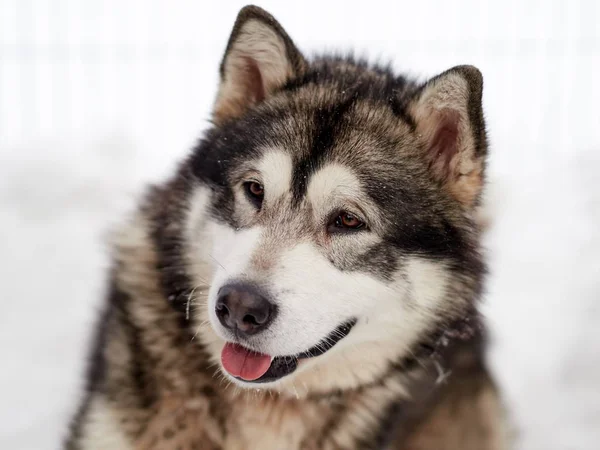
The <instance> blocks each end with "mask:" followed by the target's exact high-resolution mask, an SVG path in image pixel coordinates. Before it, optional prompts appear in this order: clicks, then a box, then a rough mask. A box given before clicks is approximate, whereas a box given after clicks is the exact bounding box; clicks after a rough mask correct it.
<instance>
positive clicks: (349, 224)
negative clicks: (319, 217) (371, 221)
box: [332, 211, 365, 231]
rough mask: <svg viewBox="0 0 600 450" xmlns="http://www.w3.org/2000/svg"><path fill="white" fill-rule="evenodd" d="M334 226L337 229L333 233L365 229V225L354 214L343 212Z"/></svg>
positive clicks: (336, 219)
mask: <svg viewBox="0 0 600 450" xmlns="http://www.w3.org/2000/svg"><path fill="white" fill-rule="evenodd" d="M332 225H333V227H334V228H335V230H333V231H346V230H347V231H353V230H360V229H361V228H364V226H365V223H364V222H363V221H362V220H360V219H359V218H358V217H357V216H355V215H354V214H352V213H349V212H346V211H342V212H341V213H339V214H338V215H337V216H336V217H335V219H334V221H333V224H332Z"/></svg>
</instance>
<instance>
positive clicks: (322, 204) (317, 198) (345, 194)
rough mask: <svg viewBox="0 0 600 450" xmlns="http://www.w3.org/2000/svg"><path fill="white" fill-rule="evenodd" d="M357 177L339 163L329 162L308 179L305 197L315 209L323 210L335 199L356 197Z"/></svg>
mask: <svg viewBox="0 0 600 450" xmlns="http://www.w3.org/2000/svg"><path fill="white" fill-rule="evenodd" d="M361 191H362V189H361V186H360V181H359V179H358V177H357V176H356V175H355V174H354V173H353V172H352V171H351V170H350V169H349V168H347V167H345V166H342V165H341V164H329V165H327V166H325V167H323V168H321V169H319V170H318V171H317V172H316V173H315V174H314V175H313V176H312V177H311V179H310V182H309V184H308V189H307V193H306V197H307V199H308V201H309V202H310V203H311V204H312V205H313V207H314V208H315V210H318V211H321V212H323V211H325V210H326V209H327V205H328V204H331V203H332V202H335V200H336V199H357V198H358V197H359V196H360V194H361Z"/></svg>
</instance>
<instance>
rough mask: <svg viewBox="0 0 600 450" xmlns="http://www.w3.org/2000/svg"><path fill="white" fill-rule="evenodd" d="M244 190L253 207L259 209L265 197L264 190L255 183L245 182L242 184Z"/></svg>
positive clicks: (260, 185)
mask: <svg viewBox="0 0 600 450" xmlns="http://www.w3.org/2000/svg"><path fill="white" fill-rule="evenodd" d="M244 190H245V191H246V196H247V197H248V199H249V200H250V201H251V202H252V203H253V204H254V206H256V207H257V208H260V207H261V205H262V201H263V198H264V197H265V189H264V188H263V186H262V184H260V183H258V182H256V181H247V182H245V183H244Z"/></svg>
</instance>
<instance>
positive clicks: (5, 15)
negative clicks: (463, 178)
mask: <svg viewBox="0 0 600 450" xmlns="http://www.w3.org/2000/svg"><path fill="white" fill-rule="evenodd" d="M364 3H365V2H358V1H356V2H322V1H321V2H310V1H309V2H295V3H294V4H290V5H287V4H284V2H276V1H265V2H261V3H260V4H261V5H262V6H265V7H266V8H267V9H269V10H271V11H272V12H273V13H274V14H275V15H276V16H277V17H278V18H279V19H280V21H281V22H282V23H283V24H284V26H285V27H286V28H287V29H288V31H289V32H290V34H291V35H292V36H293V37H294V38H295V39H296V41H297V43H298V44H299V46H300V47H301V48H303V49H306V50H308V51H309V52H310V51H311V50H316V49H319V48H322V47H323V46H326V47H327V48H329V49H338V48H342V49H347V48H350V47H354V48H357V49H359V50H361V51H364V53H367V52H369V53H370V54H371V55H374V57H381V58H383V59H387V58H390V59H393V60H394V61H395V66H396V67H397V68H398V69H400V70H404V71H406V70H408V71H409V72H410V73H412V74H414V75H417V76H422V77H423V76H427V75H433V74H435V73H436V72H438V71H441V70H444V69H446V68H448V67H451V66H452V65H454V64H459V63H472V64H475V65H477V66H479V67H480V68H481V70H482V71H483V73H484V77H485V80H486V87H485V109H486V113H487V119H488V124H489V128H490V138H491V143H492V155H493V156H492V159H491V164H490V175H491V181H492V183H491V187H490V192H489V204H490V212H491V214H492V216H493V226H492V228H491V230H490V233H489V236H488V248H489V253H490V261H491V263H492V275H491V277H490V283H489V293H488V295H487V299H486V305H485V311H486V313H487V315H488V316H489V319H490V323H491V325H492V331H493V346H492V349H491V352H490V362H491V364H492V366H493V367H494V370H495V373H496V376H497V378H498V380H499V381H500V384H501V386H502V388H503V389H504V391H505V394H506V398H507V403H508V405H509V407H510V408H511V411H512V417H513V421H514V422H515V425H516V429H517V433H518V436H519V441H518V442H519V443H518V448H519V449H524V450H559V449H560V450H563V449H564V450H567V449H573V450H588V449H589V450H592V449H597V448H598V446H599V444H598V442H600V326H599V325H600V298H599V297H600V232H599V231H598V230H600V181H599V180H600V175H599V174H600V115H599V114H598V109H597V105H598V103H599V102H600V88H599V87H598V82H597V80H600V30H599V29H598V25H597V24H598V23H599V22H600V5H598V4H597V3H596V2H595V1H594V0H588V1H566V0H565V1H554V2H547V1H523V2H517V1H512V2H501V3H500V2H498V4H492V5H488V4H485V3H484V2H480V1H476V0H472V1H469V0H464V1H460V2H447V1H445V2H420V3H419V4H418V5H410V6H409V5H408V2H391V1H390V2H389V3H386V2H375V1H369V2H368V5H369V8H368V9H365V6H364ZM403 3H407V4H406V5H405V4H403ZM415 3H416V2H415ZM241 5H242V3H240V2H224V1H221V2H219V5H218V6H214V5H213V6H210V7H209V6H207V5H206V4H204V2H200V1H197V0H189V1H181V2H167V1H154V2H147V1H146V2H144V1H133V0H129V1H116V0H114V1H100V0H98V1H92V0H85V1H83V0H80V1H75V0H73V1H60V2H51V1H49V0H48V1H43V0H39V1H36V0H30V1H28V2H22V1H18V0H0V283H1V286H2V293H3V295H2V297H0V298H1V301H2V302H3V303H2V313H1V314H0V356H1V358H2V359H1V360H2V361H3V364H2V369H1V370H0V399H1V403H0V448H1V449H35V450H37V449H41V450H43V449H55V448H58V446H59V438H60V436H61V435H62V434H63V432H64V424H65V421H66V419H67V417H68V416H69V414H70V413H71V412H72V410H73V407H74V404H75V402H76V400H77V394H78V392H79V389H80V383H81V381H80V375H81V370H82V361H83V355H84V351H85V345H86V343H87V339H88V335H89V331H90V326H91V324H92V323H93V320H94V317H95V311H96V308H97V305H98V302H99V300H100V297H101V293H102V282H103V278H104V269H105V267H106V265H107V263H108V261H107V257H106V252H105V249H104V247H103V245H102V236H103V235H104V234H105V233H106V232H107V230H109V228H110V227H111V226H112V225H113V224H115V223H116V222H118V220H119V218H120V217H121V215H122V214H123V212H124V211H126V210H127V209H128V208H130V207H131V205H132V204H133V202H134V199H135V196H136V194H137V193H139V191H140V189H141V188H142V186H143V184H144V183H145V182H147V181H150V180H159V179H160V178H161V177H163V176H165V174H167V173H168V171H169V168H171V167H172V166H173V164H174V163H175V161H176V160H177V158H178V157H180V156H181V155H183V154H185V152H186V150H187V149H188V148H189V146H190V145H191V143H192V142H193V141H194V139H195V138H196V137H197V136H198V133H199V131H200V130H201V129H202V128H203V127H205V126H206V118H207V117H208V111H209V107H210V104H211V102H212V96H213V95H214V87H215V83H216V73H217V72H216V68H217V64H218V61H219V58H220V53H221V51H222V49H223V48H224V45H225V40H226V38H227V35H228V32H229V29H230V26H231V24H232V21H233V18H234V17H235V14H236V12H237V10H238V9H239V7H240V6H241Z"/></svg>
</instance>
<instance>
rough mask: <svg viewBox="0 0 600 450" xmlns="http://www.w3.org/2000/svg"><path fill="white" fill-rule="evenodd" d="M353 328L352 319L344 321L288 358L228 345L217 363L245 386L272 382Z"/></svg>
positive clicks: (320, 353) (318, 353) (354, 320)
mask: <svg viewBox="0 0 600 450" xmlns="http://www.w3.org/2000/svg"><path fill="white" fill-rule="evenodd" d="M354 325H356V319H351V320H349V321H347V322H344V323H342V324H341V325H340V326H338V327H337V328H336V329H335V330H333V331H332V332H331V333H329V335H327V336H326V337H325V338H324V339H323V340H321V342H319V343H318V344H317V345H315V346H314V347H311V348H309V349H308V350H306V351H305V352H302V353H298V354H296V355H291V356H275V357H272V356H270V355H265V354H264V353H258V352H255V351H253V350H250V349H247V348H246V347H243V346H241V345H239V344H234V343H232V342H228V343H227V344H225V347H223V351H222V352H221V364H222V365H223V368H224V369H225V371H226V372H227V373H228V374H229V375H231V376H233V377H234V378H237V379H238V380H242V381H246V382H249V383H269V382H272V381H276V380H279V379H280V378H282V377H284V376H286V375H289V374H291V373H292V372H294V371H295V370H296V368H297V367H298V360H300V359H307V358H314V357H315V356H320V355H322V354H323V353H326V352H327V351H329V350H330V349H331V348H332V347H333V346H334V345H335V344H337V343H338V342H339V341H341V340H342V339H343V338H345V337H346V336H347V335H348V333H350V330H352V327H354Z"/></svg>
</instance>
